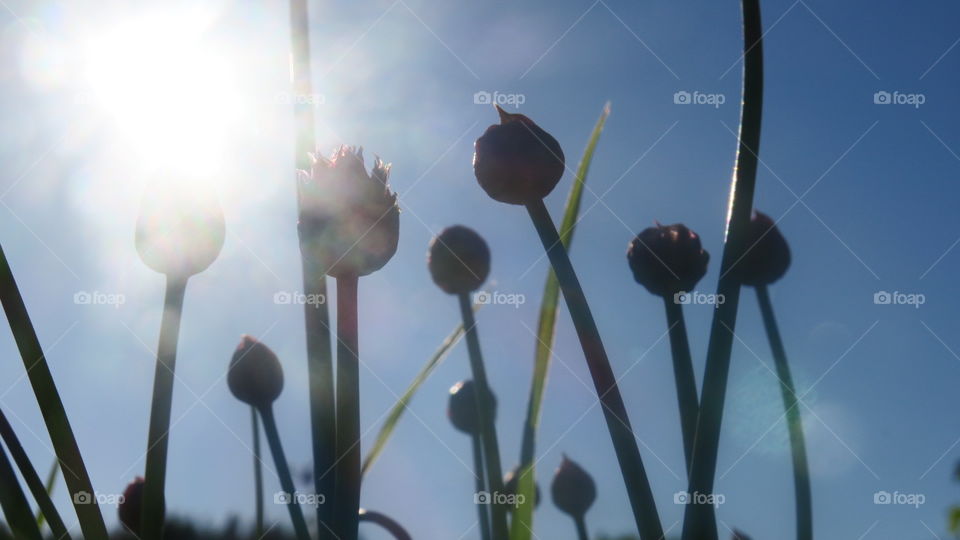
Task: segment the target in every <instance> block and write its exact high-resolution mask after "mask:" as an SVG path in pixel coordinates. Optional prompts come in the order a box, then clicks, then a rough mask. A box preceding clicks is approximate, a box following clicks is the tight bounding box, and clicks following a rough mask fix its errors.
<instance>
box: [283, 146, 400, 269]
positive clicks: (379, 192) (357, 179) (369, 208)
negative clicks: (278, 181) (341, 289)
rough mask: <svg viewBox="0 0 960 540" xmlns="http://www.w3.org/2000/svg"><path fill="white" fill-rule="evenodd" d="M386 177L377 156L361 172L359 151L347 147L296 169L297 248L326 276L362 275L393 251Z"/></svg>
mask: <svg viewBox="0 0 960 540" xmlns="http://www.w3.org/2000/svg"><path fill="white" fill-rule="evenodd" d="M389 177H390V165H389V164H385V163H384V162H383V161H381V160H380V158H377V159H376V160H375V161H374V162H373V170H372V171H371V173H370V174H367V169H366V167H365V166H364V164H363V148H359V149H354V148H353V147H350V146H342V147H340V149H338V150H337V151H336V152H335V153H334V154H333V157H331V158H330V159H325V158H323V157H318V158H316V159H315V160H314V163H313V167H311V169H310V171H309V172H308V171H300V179H301V186H302V189H301V194H302V198H301V205H302V208H301V220H300V224H299V231H300V242H301V247H302V249H303V250H305V252H306V253H308V254H309V255H310V256H311V257H313V258H314V260H315V262H316V264H318V265H319V266H320V268H322V269H323V270H324V272H325V273H326V274H328V275H330V276H333V277H344V276H348V275H355V276H365V275H367V274H370V273H373V272H376V271H377V270H379V269H381V268H383V266H384V265H385V264H387V262H388V261H389V260H390V259H391V258H392V257H393V255H394V254H395V253H396V252H397V243H398V242H399V239H400V207H399V206H398V205H397V194H396V193H393V192H391V191H390V185H389V183H388V179H389Z"/></svg>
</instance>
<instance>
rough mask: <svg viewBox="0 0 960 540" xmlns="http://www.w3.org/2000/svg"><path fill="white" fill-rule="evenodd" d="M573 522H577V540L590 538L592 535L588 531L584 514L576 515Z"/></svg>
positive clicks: (588, 539)
mask: <svg viewBox="0 0 960 540" xmlns="http://www.w3.org/2000/svg"><path fill="white" fill-rule="evenodd" d="M573 522H574V523H576V524H577V540H590V535H589V534H588V533H587V520H586V519H585V518H584V516H576V517H574V518H573Z"/></svg>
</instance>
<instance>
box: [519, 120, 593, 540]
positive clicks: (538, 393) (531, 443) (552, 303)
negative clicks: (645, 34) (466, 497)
mask: <svg viewBox="0 0 960 540" xmlns="http://www.w3.org/2000/svg"><path fill="white" fill-rule="evenodd" d="M608 116H610V103H609V102H608V103H607V104H606V105H604V107H603V111H602V112H601V113H600V118H599V119H598V120H597V124H596V125H595V126H594V127H593V132H591V133H590V139H589V140H588V141H587V147H586V148H585V149H584V151H583V157H582V158H580V165H579V166H578V167H577V175H576V177H575V178H574V181H573V185H572V186H571V187H570V194H569V195H567V205H566V208H565V209H564V211H563V221H561V222H560V240H561V241H562V242H563V245H564V247H566V248H567V249H569V248H570V243H571V242H572V241H573V233H574V231H575V230H576V226H577V221H578V216H579V215H580V205H581V203H582V201H583V189H584V185H585V183H586V180H587V172H588V171H589V170H590V162H591V161H592V160H593V152H594V150H596V148H597V142H598V141H599V140H600V134H601V133H602V132H603V126H604V125H605V124H606V122H607V117H608ZM559 306H560V283H559V282H558V281H557V275H556V274H555V273H554V272H553V269H550V270H549V271H548V273H547V282H546V284H545V285H544V288H543V300H542V301H541V302H540V319H539V322H538V323H537V344H536V347H537V349H536V356H535V361H534V367H533V382H532V383H531V385H530V400H529V402H528V404H527V419H526V421H525V422H524V426H523V443H522V448H521V450H520V463H521V470H520V472H519V473H518V474H519V475H520V476H519V480H518V483H517V490H518V491H517V493H518V494H520V495H522V496H523V499H522V500H523V501H524V502H523V504H521V505H520V506H519V507H518V508H516V509H515V510H514V512H513V523H512V528H511V530H510V538H511V540H529V539H530V536H531V534H532V529H533V499H534V489H535V488H534V485H535V481H534V480H535V474H534V468H533V461H534V448H535V440H536V433H537V426H538V424H539V423H540V406H541V404H542V403H543V392H544V388H546V385H547V373H548V371H549V369H550V355H551V349H552V348H553V338H554V334H555V332H556V327H557V310H558V308H559ZM518 500H521V499H519V498H518Z"/></svg>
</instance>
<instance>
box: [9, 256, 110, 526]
mask: <svg viewBox="0 0 960 540" xmlns="http://www.w3.org/2000/svg"><path fill="white" fill-rule="evenodd" d="M0 303H2V304H3V311H4V313H5V314H6V316H7V322H8V323H9V324H10V330H11V332H13V338H14V340H15V341H16V342H17V349H18V350H19V351H20V357H21V358H22V359H23V367H24V368H25V369H26V372H27V378H28V380H29V381H30V386H31V387H33V395H34V396H35V397H36V398H37V404H38V405H39V407H40V413H41V414H42V415H43V422H44V424H46V426H47V433H48V434H49V435H50V441H51V443H52V444H53V449H54V451H55V452H56V454H57V458H58V459H59V460H60V463H62V464H63V469H64V471H65V474H64V475H63V478H64V480H65V481H66V484H67V489H68V490H69V491H70V498H71V500H73V501H74V503H73V506H74V508H75V510H76V513H77V520H78V521H79V522H80V529H81V530H82V531H83V536H84V538H86V539H87V540H107V527H106V525H104V523H103V516H102V515H100V508H99V507H98V506H97V504H96V501H92V504H82V503H81V502H78V501H83V500H84V498H85V497H79V498H78V497H77V494H79V493H83V494H86V496H89V494H92V493H94V491H93V485H92V484H91V483H90V476H89V475H88V474H87V467H86V465H84V463H83V457H82V456H81V455H80V448H79V447H78V446H77V440H76V439H75V438H74V436H73V430H72V429H71V428H70V420H69V419H68V418H67V412H66V411H65V410H64V408H63V401H62V400H61V399H60V394H59V393H58V392H57V385H56V383H54V382H53V375H51V373H50V368H49V367H48V366H47V360H46V358H45V357H44V354H43V348H42V347H41V346H40V340H39V338H37V333H36V331H35V330H34V328H33V324H32V323H31V322H30V315H29V314H28V313H27V306H26V305H24V303H23V297H22V296H21V295H20V289H18V288H17V282H16V280H15V279H14V277H13V271H11V270H10V264H9V263H8V262H7V256H6V254H4V252H3V248H2V247H0Z"/></svg>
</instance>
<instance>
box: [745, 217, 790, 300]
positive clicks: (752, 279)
mask: <svg viewBox="0 0 960 540" xmlns="http://www.w3.org/2000/svg"><path fill="white" fill-rule="evenodd" d="M743 248H744V249H745V250H747V251H746V253H745V254H744V255H743V258H741V259H740V262H738V263H737V265H736V268H737V271H738V272H739V275H740V279H741V281H742V282H743V284H744V285H750V286H753V287H757V286H760V285H769V284H771V283H773V282H774V281H777V280H778V279H780V278H781V277H783V275H784V274H785V273H787V268H790V246H788V245H787V240H786V239H785V238H784V237H783V235H782V234H780V229H778V228H777V225H776V223H774V221H773V220H772V219H770V216H768V215H766V214H761V213H760V212H756V211H755V212H754V215H753V219H751V220H750V226H749V227H748V228H747V235H746V243H745V244H744V246H743Z"/></svg>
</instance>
